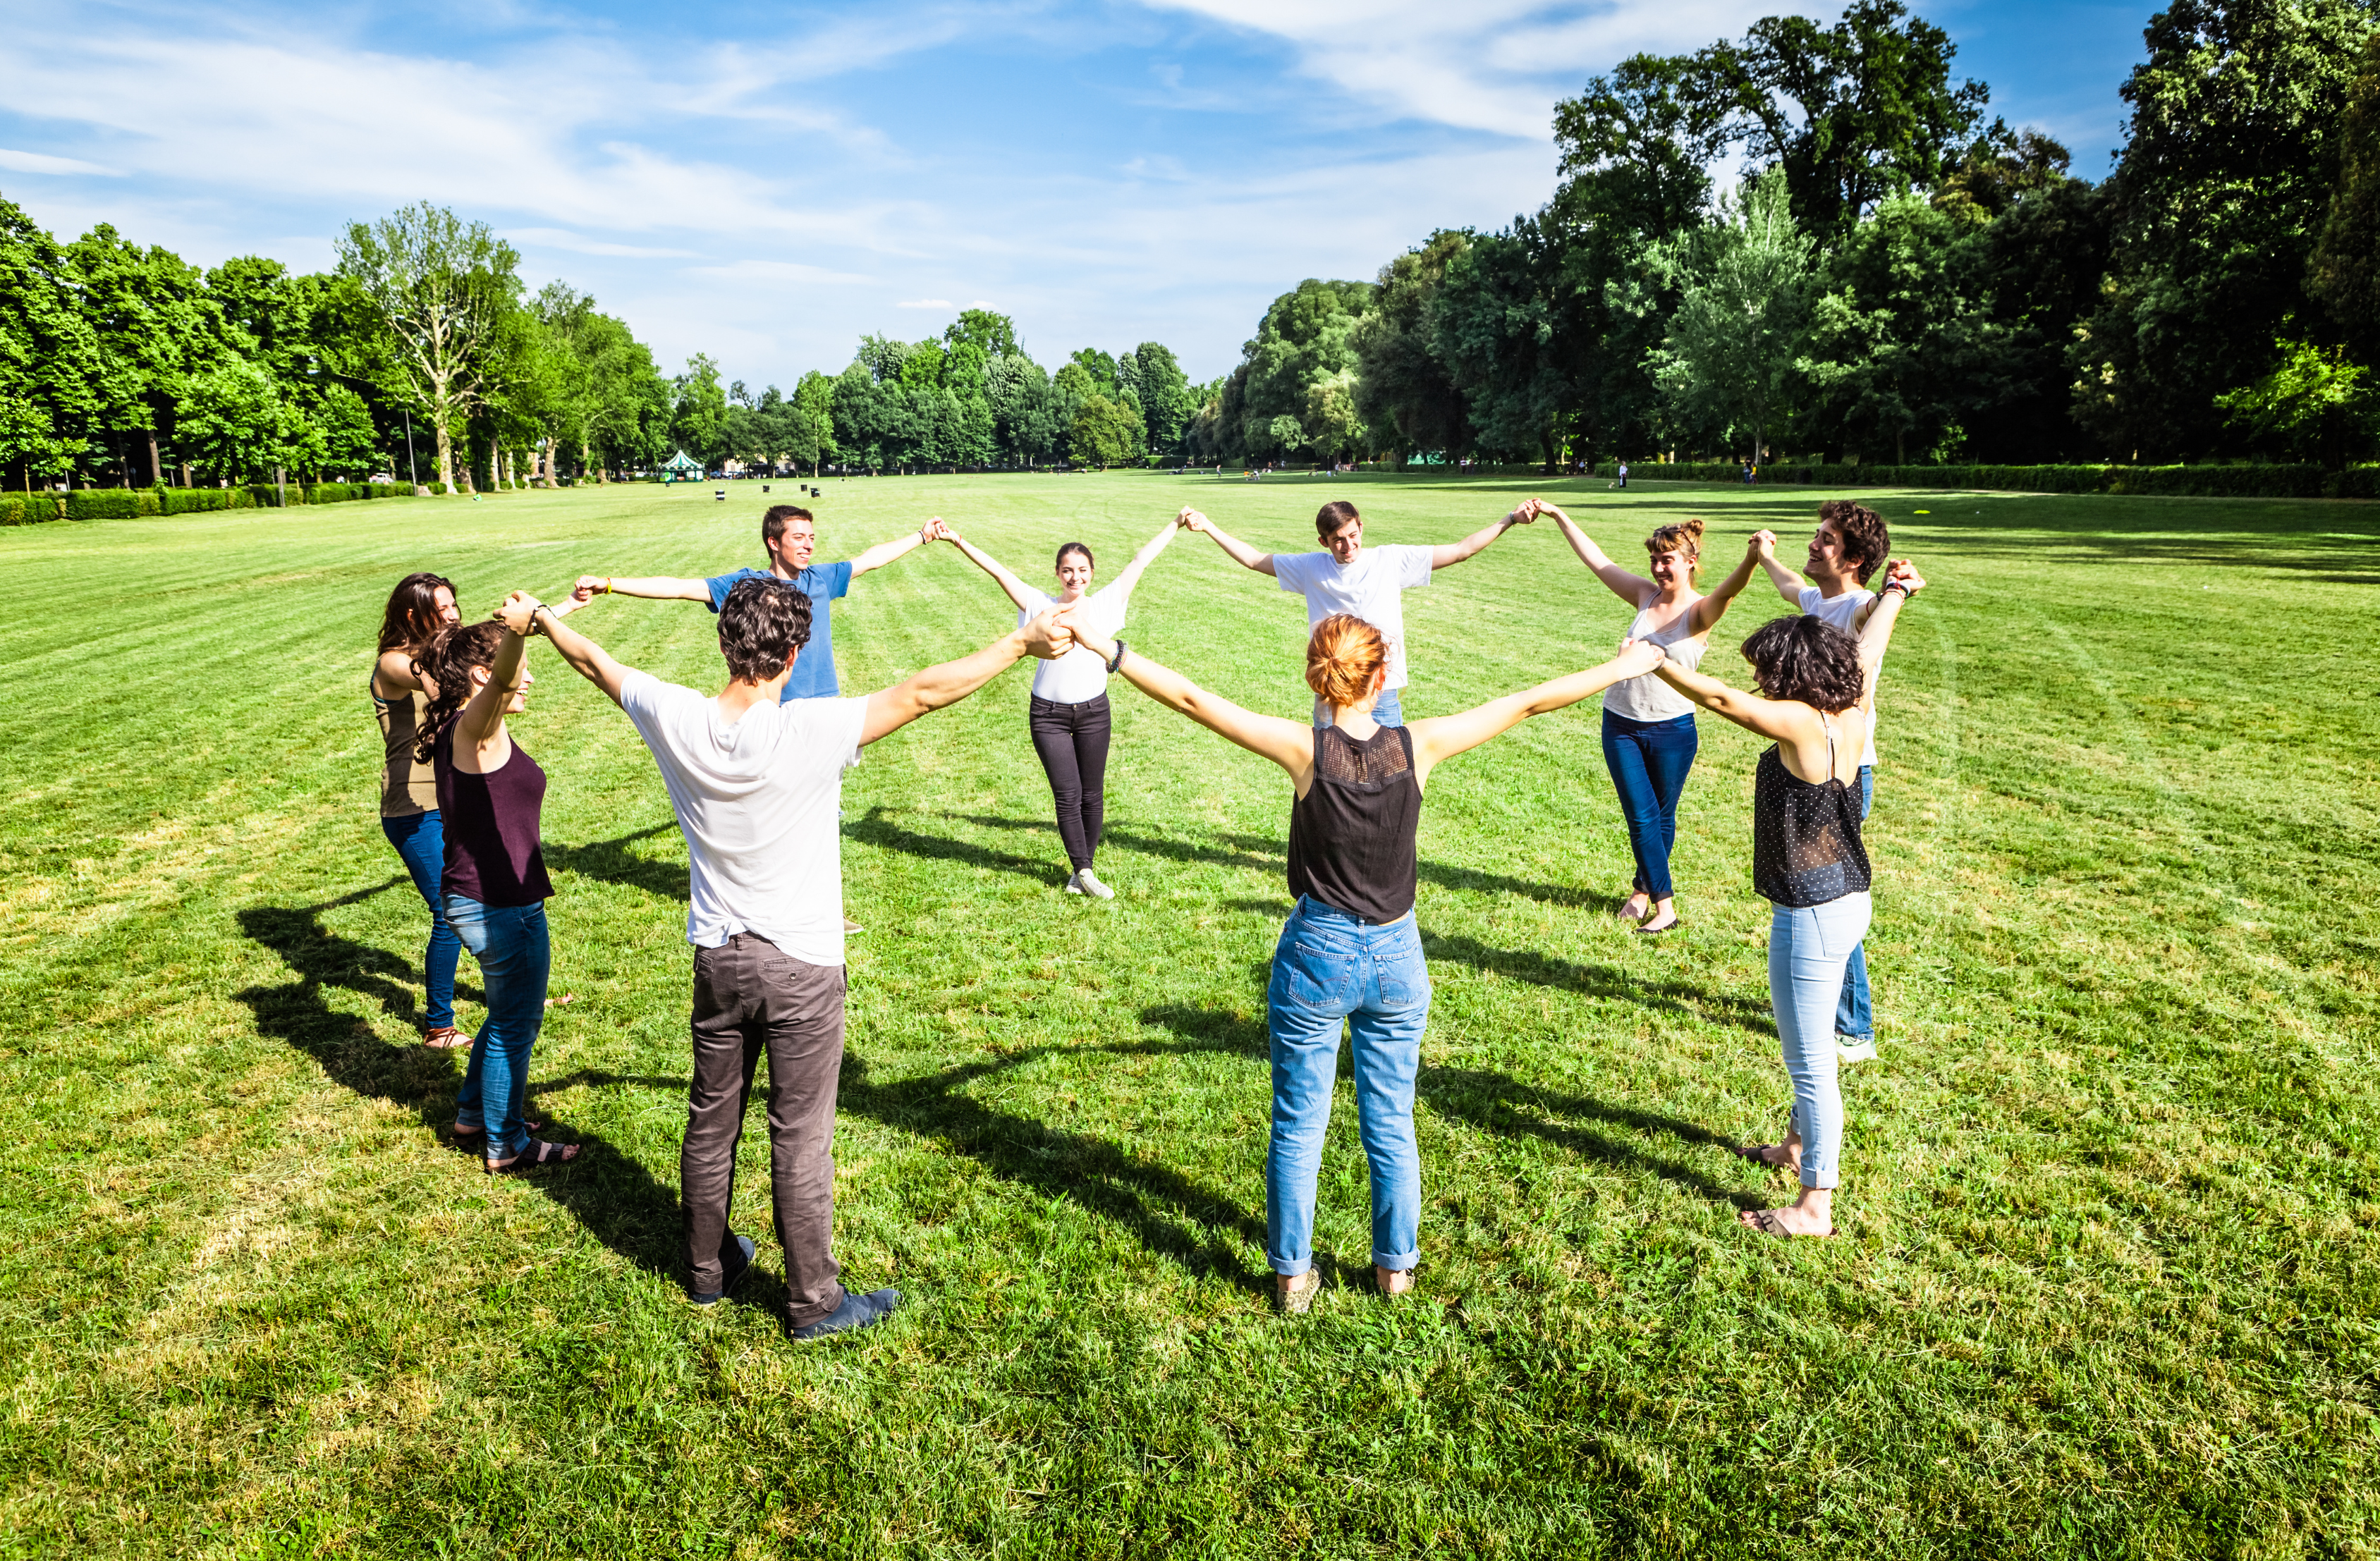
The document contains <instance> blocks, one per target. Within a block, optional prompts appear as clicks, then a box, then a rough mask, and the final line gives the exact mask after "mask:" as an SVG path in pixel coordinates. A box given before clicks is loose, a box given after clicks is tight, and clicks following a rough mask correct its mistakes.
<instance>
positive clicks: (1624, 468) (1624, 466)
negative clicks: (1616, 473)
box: [1620, 461, 1628, 488]
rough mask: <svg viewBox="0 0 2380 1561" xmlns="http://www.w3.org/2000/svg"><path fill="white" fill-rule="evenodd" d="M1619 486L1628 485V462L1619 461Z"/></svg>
mask: <svg viewBox="0 0 2380 1561" xmlns="http://www.w3.org/2000/svg"><path fill="white" fill-rule="evenodd" d="M1620 486H1621V487H1622V488H1625V487H1627V486H1628V463H1627V462H1625V461H1622V462H1621V463H1620Z"/></svg>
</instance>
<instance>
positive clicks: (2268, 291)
mask: <svg viewBox="0 0 2380 1561" xmlns="http://www.w3.org/2000/svg"><path fill="white" fill-rule="evenodd" d="M2145 42H2146V44H2147V56H2148V57H2147V59H2146V60H2145V61H2144V62H2143V64H2142V65H2140V66H2139V67H2136V68H2135V69H2134V70H2133V72H2132V74H2131V78H2130V79H2128V80H2127V81H2126V83H2125V84H2124V86H2123V89H2122V98H2123V101H2124V103H2125V104H2126V105H2127V106H2128V108H2129V110H2130V119H2129V125H2128V130H2127V135H2126V139H2125V144H2124V146H2123V149H2122V151H2121V153H2120V155H2119V159H2118V163H2117V166H2116V168H2115V171H2114V172H2113V174H2112V175H2110V176H2109V177H2108V178H2107V179H2106V180H2104V181H2101V182H2097V183H2094V182H2092V181H2090V180H2088V179H2085V178H2083V177H2080V176H2077V175H2075V174H2074V173H2073V171H2072V169H2071V167H2070V158H2069V156H2068V153H2067V151H2066V150H2065V149H2064V148H2063V147H2061V146H2059V145H2058V143H2057V142H2056V141H2054V140H2052V139H2049V138H2048V137H2047V136H2046V135H2043V134H2041V133H2039V132H2037V131H2034V130H2022V131H2019V130H2011V129H2010V127H2008V126H2007V124H2006V123H2005V122H2003V121H2000V120H1998V119H1994V120H1991V121H1990V122H1989V123H1986V122H1985V114H1986V112H1987V110H1988V107H1989V95H1988V92H1987V91H1986V89H1985V86H1984V85H1983V84H1982V83H1980V82H1976V81H1971V80H1968V81H1961V80H1956V79H1954V76H1953V71H1952V60H1953V56H1954V54H1955V49H1954V46H1953V45H1952V44H1951V42H1950V41H1949V36H1948V35H1947V34H1946V33H1944V32H1943V31H1942V30H1940V29H1938V28H1937V27H1935V26H1933V25H1932V24H1931V23H1929V22H1927V21H1925V20H1924V19H1923V18H1915V17H1913V16H1911V15H1910V14H1909V13H1908V12H1907V10H1905V9H1904V8H1903V6H1901V5H1900V4H1899V3H1898V0H1856V3H1854V4H1853V5H1852V6H1848V7H1847V8H1846V9H1845V10H1844V12H1843V13H1842V17H1841V19H1840V21H1839V22H1837V23H1835V24H1833V25H1831V26H1827V25H1821V24H1819V23H1817V22H1815V21H1811V20H1809V19H1807V18H1800V17H1772V18H1767V19H1766V20H1763V21H1760V22H1758V23H1756V24H1755V25H1754V26H1753V27H1752V28H1751V30H1749V31H1748V32H1747V33H1746V34H1745V35H1744V36H1743V38H1742V39H1738V40H1731V41H1730V40H1722V41H1720V42H1716V43H1713V44H1711V45H1710V46H1709V47H1707V48H1706V49H1702V50H1699V51H1697V52H1695V53H1694V54H1680V55H1653V54H1640V55H1637V56H1635V57H1633V58H1631V59H1628V60H1626V61H1624V62H1622V63H1621V65H1620V66H1619V67H1617V68H1615V69H1614V70H1612V71H1611V72H1610V73H1609V74H1608V75H1605V76H1601V77H1597V78H1595V79H1592V80H1590V81H1589V82H1588V83H1587V85H1586V89H1585V91H1583V92H1581V93H1580V94H1579V95H1578V96H1576V97H1574V98H1571V99H1568V100H1565V101H1564V102H1562V103H1560V104H1559V105H1558V106H1557V109H1556V112H1555V119H1554V129H1555V134H1556V138H1557V139H1558V141H1559V144H1560V151H1561V163H1560V184H1559V185H1558V186H1557V188H1555V190H1554V192H1553V195H1552V197H1551V199H1550V200H1548V202H1547V203H1546V205H1545V206H1544V207H1543V208H1542V209H1540V210H1539V211H1538V212H1536V213H1534V214H1532V215H1528V216H1524V217H1520V218H1516V219H1515V220H1514V221H1513V222H1512V224H1511V225H1510V226H1508V227H1506V228H1504V229H1501V230H1500V231H1497V232H1493V233H1481V232H1476V231H1473V230H1467V229H1466V230H1462V231H1441V232H1439V233H1434V234H1432V235H1430V236H1428V237H1427V239H1426V240H1424V241H1423V242H1422V243H1420V244H1417V245H1415V247H1414V248H1412V249H1410V250H1408V251H1407V252H1406V253H1404V254H1402V255H1399V256H1397V257H1396V258H1395V259H1393V260H1390V262H1389V263H1388V264H1387V265H1385V266H1383V267H1381V269H1380V271H1379V273H1378V277H1377V279H1376V280H1374V281H1371V282H1325V281H1308V282H1304V283H1301V284H1299V285H1298V287H1297V288H1296V289H1295V290H1294V291H1293V292H1290V293H1286V294H1283V295H1282V296H1281V297H1280V298H1278V299H1276V300H1275V301H1274V302H1273V305H1272V307H1271V308H1270V309H1268V310H1267V311H1266V313H1265V316H1264V318H1263V320H1262V321H1260V322H1259V324H1258V327H1257V334H1256V336H1255V338H1254V339H1252V340H1251V341H1249V342H1248V343H1247V344H1246V345H1245V348H1244V350H1243V354H1242V358H1241V361H1240V363H1239V365H1238V366H1237V368H1235V369H1233V372H1232V373H1231V374H1230V375H1229V376H1227V377H1226V378H1225V379H1224V380H1222V381H1219V382H1218V383H1217V384H1216V385H1214V386H1212V387H1208V390H1207V391H1206V392H1205V393H1203V394H1202V395H1201V397H1200V405H1199V407H1198V410H1197V411H1196V413H1195V414H1194V415H1193V417H1191V419H1190V423H1189V433H1188V440H1187V443H1188V447H1189V449H1190V451H1191V453H1192V454H1194V455H1195V456H1199V457H1205V458H1226V457H1228V458H1234V459H1238V458H1248V459H1267V458H1273V457H1281V456H1297V457H1312V458H1337V457H1342V456H1352V455H1355V454H1369V453H1393V454H1398V455H1400V456H1403V455H1410V454H1415V453H1419V452H1428V453H1438V454H1443V455H1444V456H1445V457H1447V458H1449V459H1452V458H1455V457H1459V456H1463V455H1479V456H1487V457H1490V458H1501V459H1528V460H1543V461H1545V462H1547V463H1548V464H1552V463H1554V462H1556V461H1558V460H1560V459H1562V458H1563V457H1565V456H1569V457H1573V458H1589V457H1597V458H1600V457H1606V456H1610V455H1615V454H1618V455H1631V454H1645V453H1648V452H1651V451H1656V450H1679V451H1693V452H1696V453H1704V454H1721V453H1725V454H1730V455H1733V456H1738V457H1744V458H1757V457H1758V455H1759V454H1760V453H1763V452H1778V451H1791V452H1795V453H1799V454H1809V455H1812V456H1817V457H1821V458H1824V459H1828V460H1844V459H1865V460H1868V461H1872V462H1876V461H1893V462H1896V463H1905V462H1910V461H1930V460H1947V459H1965V460H1974V461H1986V462H2007V463H2032V462H2053V461H2061V460H2079V459H2107V458H2113V459H2118V460H2131V459H2143V460H2147V459H2206V458H2215V457H2228V456H2268V457H2288V458H2294V459H2316V458H2319V459H2325V460H2328V461H2331V462H2334V463H2337V462H2339V461H2343V460H2345V459H2348V458H2350V456H2359V455H2362V454H2368V453H2369V452H2370V450H2371V448H2372V445H2373V440H2374V425H2375V421H2380V418H2375V412H2376V411H2380V408H2375V405H2374V398H2373V396H2372V395H2371V393H2370V391H2369V388H2368V386H2367V383H2366V381H2367V374H2368V370H2369V369H2370V368H2371V367H2372V366H2373V365H2374V364H2375V362H2380V41H2375V17H2374V6H2372V4H2370V3H2369V0H2170V3H2169V4H2168V5H2167V6H2166V8H2165V9H2163V10H2161V11H2159V12H2158V13H2157V14H2156V15H2155V17H2154V18H2152V19H2151V20H2150V22H2149V24H2148V27H2147V30H2146V33H2145ZM1730 163H1732V164H1733V165H1734V166H1736V167H1737V168H1738V169H1739V171H1740V172H1739V175H1738V177H1737V178H1736V179H1735V180H1734V181H1733V182H1732V183H1730V184H1727V185H1717V184H1715V182H1714V180H1713V179H1712V177H1711V175H1710V174H1709V173H1708V170H1710V169H1712V168H1715V167H1720V168H1723V167H1727V166H1729V165H1730Z"/></svg>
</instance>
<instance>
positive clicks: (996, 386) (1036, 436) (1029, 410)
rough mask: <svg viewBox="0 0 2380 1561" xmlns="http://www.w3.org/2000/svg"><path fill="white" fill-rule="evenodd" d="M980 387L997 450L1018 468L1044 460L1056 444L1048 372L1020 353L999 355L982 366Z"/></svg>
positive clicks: (1056, 424) (1054, 420) (1054, 415)
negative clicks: (990, 419) (988, 407)
mask: <svg viewBox="0 0 2380 1561" xmlns="http://www.w3.org/2000/svg"><path fill="white" fill-rule="evenodd" d="M983 383H984V397H985V401H986V403H987V404H988V405H989V406H990V410H991V417H992V438H993V440H994V442H996V443H997V445H998V446H999V448H1000V449H1001V450H1002V452H1004V453H1005V454H1006V455H1007V456H1008V458H1009V459H1011V460H1013V461H1016V462H1018V463H1020V464H1027V465H1029V464H1031V463H1033V462H1036V461H1040V460H1044V459H1047V458H1048V456H1049V454H1050V451H1051V450H1052V449H1054V448H1056V446H1057V442H1058V420H1057V409H1056V406H1055V404H1054V402H1053V400H1052V396H1051V390H1050V375H1049V373H1048V371H1047V370H1045V369H1043V368H1042V367H1041V366H1040V365H1039V364H1038V363H1036V362H1034V361H1033V360H1032V359H1031V358H1030V357H1026V356H1025V354H1024V353H1022V352H1011V353H1002V354H1000V355H998V356H996V357H992V358H991V359H990V361H988V362H987V363H985V365H984V369H983Z"/></svg>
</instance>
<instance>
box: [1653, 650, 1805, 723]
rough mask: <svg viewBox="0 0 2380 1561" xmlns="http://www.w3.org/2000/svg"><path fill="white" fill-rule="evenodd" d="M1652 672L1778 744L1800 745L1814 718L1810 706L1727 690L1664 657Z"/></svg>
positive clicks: (1701, 674)
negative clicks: (1771, 738)
mask: <svg viewBox="0 0 2380 1561" xmlns="http://www.w3.org/2000/svg"><path fill="white" fill-rule="evenodd" d="M1653 671H1654V672H1658V673H1659V674H1660V678H1661V681H1662V682H1663V683H1666V684H1669V685H1670V687H1671V688H1674V689H1676V690H1677V691H1678V692H1679V693H1681V694H1682V695H1684V696H1686V697H1687V698H1689V699H1691V700H1693V701H1694V703H1695V704H1697V705H1700V706H1701V707H1702V708H1704V709H1706V710H1709V711H1711V712H1712V713H1713V714H1715V715H1722V716H1725V717H1726V718H1727V719H1728V720H1731V721H1733V722H1735V724H1736V725H1738V726H1740V727H1743V729H1744V730H1745V731H1747V732H1758V733H1760V735H1762V736H1763V737H1773V738H1775V739H1776V740H1777V741H1779V742H1780V743H1798V742H1800V741H1801V740H1802V737H1803V732H1804V731H1805V730H1807V728H1808V726H1809V723H1810V721H1811V720H1813V719H1814V716H1813V713H1812V711H1811V709H1810V707H1809V706H1807V705H1804V704H1803V703H1802V702H1801V701H1800V700H1798V699H1763V698H1762V697H1761V696H1759V695H1757V694H1746V693H1744V692H1743V690H1741V689H1736V688H1730V687H1729V686H1728V685H1727V684H1723V683H1721V682H1719V681H1718V679H1717V678H1715V677H1709V676H1706V675H1705V674H1704V673H1702V672H1688V671H1687V670H1686V669H1685V668H1683V667H1682V666H1680V665H1679V664H1678V663H1677V662H1675V661H1672V660H1670V659H1668V658H1667V657H1664V658H1663V659H1661V662H1660V664H1659V665H1658V666H1656V667H1655V668H1654V669H1653Z"/></svg>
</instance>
